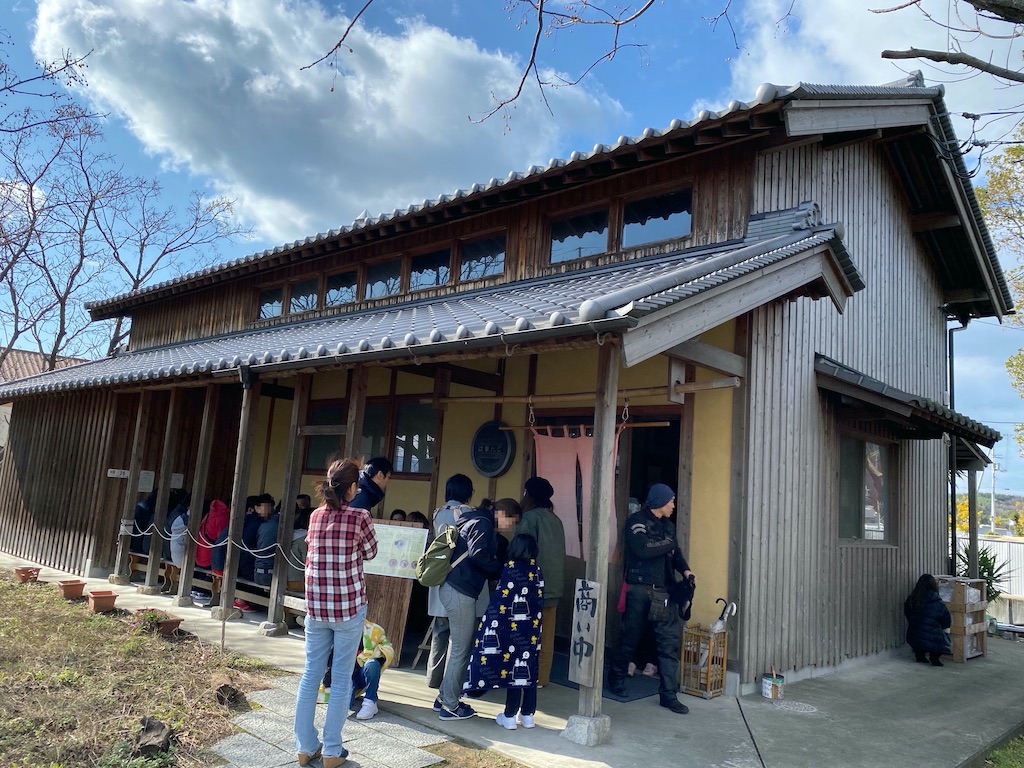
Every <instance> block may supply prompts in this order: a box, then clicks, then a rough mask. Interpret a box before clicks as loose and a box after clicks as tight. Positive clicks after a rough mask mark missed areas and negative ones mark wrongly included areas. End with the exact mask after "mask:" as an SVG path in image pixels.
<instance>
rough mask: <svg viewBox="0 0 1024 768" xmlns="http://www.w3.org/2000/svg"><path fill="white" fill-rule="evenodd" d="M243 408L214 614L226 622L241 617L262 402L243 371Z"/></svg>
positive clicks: (250, 377) (254, 382)
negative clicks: (244, 546) (243, 546)
mask: <svg viewBox="0 0 1024 768" xmlns="http://www.w3.org/2000/svg"><path fill="white" fill-rule="evenodd" d="M241 375H242V408H241V412H240V413H239V423H238V445H237V446H236V448H235V477H234V482H233V483H232V485H231V518H230V522H229V523H228V541H227V558H226V559H225V562H224V578H223V581H222V585H221V593H220V605H219V606H217V607H215V608H213V609H212V610H211V611H210V615H211V616H213V618H214V619H218V620H220V621H226V620H228V619H237V618H240V617H241V611H239V610H238V609H237V608H235V606H234V602H235V583H236V582H237V580H238V555H239V549H238V546H239V543H240V542H241V541H242V528H243V527H244V525H245V498H246V493H247V491H248V488H249V469H250V468H251V467H252V438H253V432H254V431H255V430H254V425H253V422H254V421H255V419H254V418H253V417H254V415H255V411H256V403H258V402H259V399H260V380H259V379H258V378H257V377H256V376H255V375H253V374H251V373H250V372H249V369H248V367H244V368H242V371H241Z"/></svg>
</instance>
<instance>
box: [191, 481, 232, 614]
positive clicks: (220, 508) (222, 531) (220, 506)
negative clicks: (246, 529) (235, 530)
mask: <svg viewBox="0 0 1024 768" xmlns="http://www.w3.org/2000/svg"><path fill="white" fill-rule="evenodd" d="M230 520H231V509H230V508H229V507H228V505H227V504H225V503H224V502H223V501H221V500H220V499H214V500H213V501H211V502H210V508H209V510H208V511H207V513H206V515H205V516H204V517H203V519H202V520H201V521H200V523H199V543H198V544H196V566H197V567H199V568H209V569H210V571H211V572H212V573H213V579H212V581H213V583H212V584H211V593H210V602H209V607H210V608H213V607H214V606H217V605H220V577H221V576H223V574H224V556H225V552H226V551H227V545H226V544H223V543H220V544H218V542H223V541H226V540H227V536H228V523H229V522H230Z"/></svg>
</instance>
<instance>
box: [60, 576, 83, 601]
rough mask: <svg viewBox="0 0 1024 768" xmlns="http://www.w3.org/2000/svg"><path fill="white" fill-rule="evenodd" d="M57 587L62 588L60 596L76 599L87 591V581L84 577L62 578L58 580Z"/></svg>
mask: <svg viewBox="0 0 1024 768" xmlns="http://www.w3.org/2000/svg"><path fill="white" fill-rule="evenodd" d="M57 587H58V588H59V589H60V596H61V597H63V598H64V599H65V600H74V599H76V598H79V597H81V596H82V592H83V591H85V581H84V580H83V579H61V580H60V581H58V582H57Z"/></svg>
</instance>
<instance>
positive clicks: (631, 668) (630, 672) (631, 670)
mask: <svg viewBox="0 0 1024 768" xmlns="http://www.w3.org/2000/svg"><path fill="white" fill-rule="evenodd" d="M626 674H627V675H629V676H630V677H632V676H633V675H635V674H636V664H634V663H633V662H632V661H631V662H629V667H627V668H626Z"/></svg>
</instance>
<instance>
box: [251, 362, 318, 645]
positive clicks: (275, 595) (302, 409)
mask: <svg viewBox="0 0 1024 768" xmlns="http://www.w3.org/2000/svg"><path fill="white" fill-rule="evenodd" d="M312 380H313V377H312V376H311V375H309V374H308V373H304V374H302V375H300V376H299V379H298V381H297V382H296V384H295V399H293V400H292V416H291V422H290V424H289V428H288V445H287V447H286V448H285V466H284V486H283V487H282V489H281V513H280V517H279V518H278V521H277V552H275V553H274V575H273V578H272V579H271V581H270V599H269V600H268V606H267V620H266V621H265V622H264V623H263V624H261V625H260V634H261V635H265V636H270V637H272V636H276V635H285V634H288V625H287V623H286V622H285V620H284V593H285V590H286V589H287V587H288V558H289V557H290V556H291V548H292V530H293V529H294V528H295V497H296V495H298V492H299V481H300V480H301V479H302V449H303V447H304V445H305V442H306V441H305V440H304V439H303V438H302V435H301V429H300V425H301V424H302V422H303V421H305V420H306V412H307V411H308V410H309V393H310V390H311V388H312Z"/></svg>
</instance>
